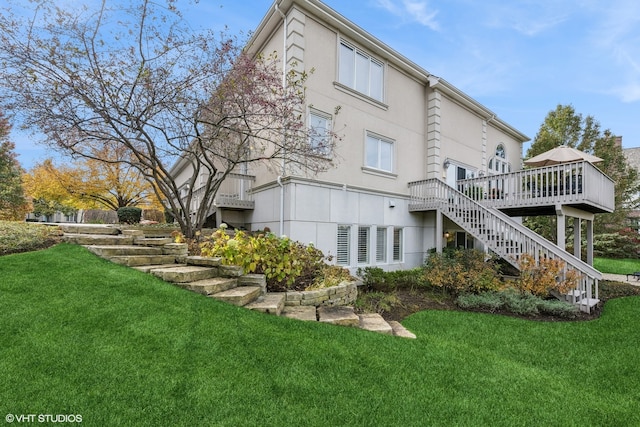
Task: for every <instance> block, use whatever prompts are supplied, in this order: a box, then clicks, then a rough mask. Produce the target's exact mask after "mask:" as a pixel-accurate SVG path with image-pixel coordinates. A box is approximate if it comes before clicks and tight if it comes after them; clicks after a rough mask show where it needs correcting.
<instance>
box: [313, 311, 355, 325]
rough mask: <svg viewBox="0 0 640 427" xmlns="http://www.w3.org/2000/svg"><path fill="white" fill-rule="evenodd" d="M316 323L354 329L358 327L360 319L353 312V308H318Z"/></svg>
mask: <svg viewBox="0 0 640 427" xmlns="http://www.w3.org/2000/svg"><path fill="white" fill-rule="evenodd" d="M318 321H319V322H323V323H330V324H332V325H341V326H353V327H356V328H357V327H359V326H360V318H359V317H358V315H357V314H356V313H355V312H354V311H353V307H349V306H335V307H325V306H321V307H318Z"/></svg>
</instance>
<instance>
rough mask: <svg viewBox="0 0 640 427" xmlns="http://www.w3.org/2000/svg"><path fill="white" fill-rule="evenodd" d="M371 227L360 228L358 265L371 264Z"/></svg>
mask: <svg viewBox="0 0 640 427" xmlns="http://www.w3.org/2000/svg"><path fill="white" fill-rule="evenodd" d="M369 230H370V228H369V227H358V264H369Z"/></svg>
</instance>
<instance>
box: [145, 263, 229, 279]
mask: <svg viewBox="0 0 640 427" xmlns="http://www.w3.org/2000/svg"><path fill="white" fill-rule="evenodd" d="M150 272H151V274H153V275H154V276H156V277H159V278H161V279H162V280H164V281H165V282H171V283H190V282H197V281H198V280H204V279H211V278H213V277H216V276H217V274H218V271H217V269H215V268H208V267H196V266H193V265H187V266H178V267H170V268H155V269H153V270H151V271H150Z"/></svg>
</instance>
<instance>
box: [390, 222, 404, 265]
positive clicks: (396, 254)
mask: <svg viewBox="0 0 640 427" xmlns="http://www.w3.org/2000/svg"><path fill="white" fill-rule="evenodd" d="M403 231H404V230H403V229H402V228H395V227H394V228H393V260H394V261H396V262H402V261H403V252H404V236H403V234H404V233H403Z"/></svg>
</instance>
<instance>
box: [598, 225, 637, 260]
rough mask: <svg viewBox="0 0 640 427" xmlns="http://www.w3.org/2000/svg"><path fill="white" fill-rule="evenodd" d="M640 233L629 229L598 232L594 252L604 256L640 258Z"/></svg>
mask: <svg viewBox="0 0 640 427" xmlns="http://www.w3.org/2000/svg"><path fill="white" fill-rule="evenodd" d="M639 243H640V239H638V233H636V232H635V231H633V230H631V229H629V230H621V231H619V232H617V233H603V234H597V235H595V236H594V239H593V254H594V255H595V256H597V257H602V258H640V251H639V250H638V248H639V247H640V246H639V245H638V244H639Z"/></svg>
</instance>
